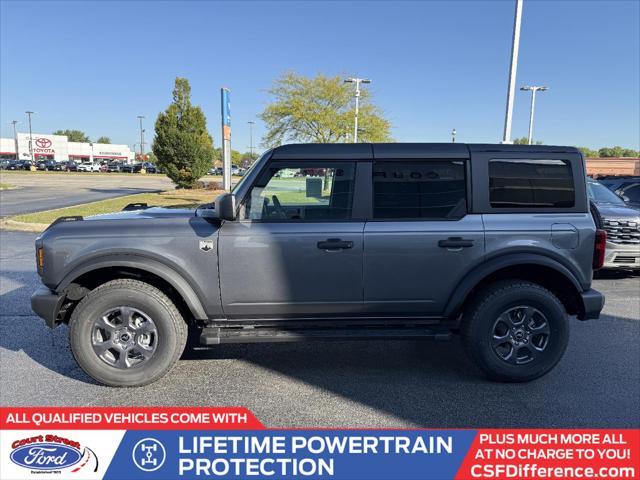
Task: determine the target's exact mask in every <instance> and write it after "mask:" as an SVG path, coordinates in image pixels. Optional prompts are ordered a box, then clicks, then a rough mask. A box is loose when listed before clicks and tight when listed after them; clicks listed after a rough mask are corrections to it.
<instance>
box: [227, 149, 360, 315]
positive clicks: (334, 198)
mask: <svg viewBox="0 0 640 480" xmlns="http://www.w3.org/2000/svg"><path fill="white" fill-rule="evenodd" d="M354 185H355V164H354V162H335V161H334V162H321V161H309V160H307V161H301V162H286V163H280V162H274V163H272V164H271V165H270V166H269V167H268V168H267V170H266V171H264V172H262V174H261V175H260V177H259V178H258V179H257V180H256V182H255V183H254V186H253V187H252V190H251V191H250V192H249V193H248V195H247V197H246V198H245V199H244V201H243V202H242V204H241V207H240V210H239V218H238V220H236V221H233V222H224V223H223V225H222V227H221V229H220V236H219V270H220V290H221V296H222V306H223V309H224V313H225V315H226V317H227V318H250V317H253V318H286V317H292V316H296V317H298V318H299V317H309V318H315V317H322V316H326V315H340V316H348V315H349V314H350V313H352V312H353V313H354V312H359V310H360V308H361V307H362V246H363V243H362V242H363V230H364V222H362V221H353V220H352V218H351V210H352V205H353V197H354Z"/></svg>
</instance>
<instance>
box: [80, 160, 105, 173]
mask: <svg viewBox="0 0 640 480" xmlns="http://www.w3.org/2000/svg"><path fill="white" fill-rule="evenodd" d="M99 171H100V164H99V163H90V162H87V163H85V162H82V163H80V164H78V172H99Z"/></svg>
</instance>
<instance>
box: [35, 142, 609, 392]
mask: <svg viewBox="0 0 640 480" xmlns="http://www.w3.org/2000/svg"><path fill="white" fill-rule="evenodd" d="M597 221H598V218H597V216H596V217H595V219H594V216H592V213H591V210H590V205H589V202H588V199H587V191H586V181H585V171H584V161H583V158H582V155H581V154H580V152H579V151H578V150H576V149H575V148H570V147H552V146H537V145H536V146H521V145H464V144H457V143H454V144H333V145H324V144H314V145H300V144H299V145H285V146H281V147H277V148H275V149H273V150H269V151H268V152H266V153H265V154H264V155H263V156H262V158H260V159H259V160H258V161H257V162H255V164H254V165H253V167H252V168H251V169H250V170H249V171H248V172H247V173H246V174H245V176H244V177H243V178H242V179H241V180H240V182H239V183H238V184H237V185H236V186H235V188H234V189H233V191H232V192H231V193H226V194H223V195H221V196H220V197H218V198H217V199H216V200H215V203H214V204H207V205H202V206H200V207H199V208H197V209H195V210H187V209H167V208H155V207H148V206H146V205H144V204H137V205H135V204H134V205H129V206H128V207H127V208H125V211H122V212H118V213H114V214H108V215H98V216H94V217H88V218H82V217H68V218H61V219H58V220H57V221H55V222H54V223H53V224H52V225H51V226H50V227H49V228H48V229H47V230H46V231H45V232H44V233H43V234H42V235H41V236H40V237H39V238H38V239H37V240H36V261H37V268H38V273H39V275H40V276H41V278H42V282H43V283H44V286H45V287H44V288H42V289H40V290H38V291H37V292H36V293H34V295H33V297H32V300H31V304H32V308H33V310H34V311H35V312H36V313H37V314H38V315H39V316H41V317H42V318H44V320H45V321H46V323H47V325H49V326H50V327H55V326H56V325H58V324H60V323H68V324H69V334H70V343H71V349H72V351H73V354H74V356H75V358H76V360H77V361H78V363H79V364H80V366H81V367H82V368H83V369H84V370H85V371H86V372H87V373H88V374H89V375H90V376H91V377H93V378H94V379H96V380H97V381H98V382H101V383H104V384H107V385H114V386H136V385H144V384H148V383H150V382H153V381H154V380H157V379H158V378H160V377H161V376H163V375H164V374H165V373H167V371H168V370H169V369H170V368H171V367H172V365H173V364H174V363H175V362H176V361H177V360H178V358H179V357H180V355H181V354H182V351H183V349H184V348H185V344H186V341H187V334H188V333H189V330H191V333H192V334H193V333H195V334H196V335H197V336H199V340H200V342H201V343H202V344H203V345H209V346H213V345H217V344H221V343H243V342H244V343H249V342H282V341H297V340H306V339H320V338H321V339H356V338H390V339H391V338H393V339H397V338H405V339H417V338H435V339H447V338H449V337H450V336H452V334H459V335H460V336H461V339H462V342H463V344H464V346H465V348H466V351H467V352H468V354H469V355H470V357H471V358H472V359H473V360H474V361H475V363H476V364H477V365H478V366H479V367H480V368H481V369H482V370H483V371H484V372H485V373H486V374H487V376H488V377H489V378H491V379H494V380H500V381H515V382H519V381H528V380H532V379H535V378H537V377H540V376H541V375H544V374H545V373H547V372H549V371H550V370H551V369H552V368H553V367H554V366H555V365H556V363H557V362H558V361H559V360H560V358H561V357H562V355H563V353H564V351H565V349H566V347H567V342H568V340H569V319H568V317H569V316H577V318H578V319H580V320H588V319H596V318H598V316H599V314H600V311H601V310H602V307H603V304H604V298H603V296H602V295H601V294H600V293H598V292H597V291H595V290H592V289H591V279H592V275H593V270H594V269H595V268H599V267H600V266H601V265H602V261H603V255H604V245H605V243H606V234H605V233H604V231H602V230H599V229H597V228H596V223H597Z"/></svg>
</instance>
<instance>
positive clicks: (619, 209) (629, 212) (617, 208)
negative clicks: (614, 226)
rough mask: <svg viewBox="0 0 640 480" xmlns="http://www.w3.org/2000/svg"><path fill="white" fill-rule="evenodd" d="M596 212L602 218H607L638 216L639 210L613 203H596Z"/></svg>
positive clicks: (639, 215) (639, 214)
mask: <svg viewBox="0 0 640 480" xmlns="http://www.w3.org/2000/svg"><path fill="white" fill-rule="evenodd" d="M596 207H597V208H598V212H599V213H600V215H601V216H602V218H604V219H608V218H639V217H640V211H638V210H636V209H634V208H630V207H625V206H623V205H613V204H611V203H596Z"/></svg>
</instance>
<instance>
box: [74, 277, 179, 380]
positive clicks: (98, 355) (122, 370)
mask: <svg viewBox="0 0 640 480" xmlns="http://www.w3.org/2000/svg"><path fill="white" fill-rule="evenodd" d="M186 339H187V325H186V323H185V322H184V320H183V318H182V316H181V315H180V312H178V310H177V308H176V307H175V305H174V304H173V302H171V300H170V299H169V298H168V297H167V296H166V295H165V294H164V293H162V292H161V291H160V290H158V289H157V288H155V287H153V286H151V285H149V284H147V283H144V282H141V281H138V280H131V279H119V280H113V281H110V282H107V283H105V284H103V285H100V286H99V287H97V288H96V289H94V290H92V291H91V292H89V293H88V294H87V296H85V297H84V298H83V299H82V301H81V302H80V303H79V304H78V305H77V307H76V308H75V309H74V311H73V314H72V316H71V320H70V321H69V341H70V344H71V350H72V352H73V355H74V357H75V358H76V361H77V362H78V364H79V365H80V367H81V368H82V369H83V370H84V371H85V372H86V373H87V374H89V375H90V376H91V377H93V378H94V379H95V380H97V381H98V382H100V383H103V384H105V385H110V386H118V387H133V386H141V385H146V384H148V383H151V382H154V381H155V380H157V379H159V378H160V377H162V376H163V375H165V374H166V373H167V371H168V370H169V369H170V368H171V367H172V366H173V365H174V364H175V363H176V361H177V360H178V358H179V357H180V355H181V354H182V351H183V350H184V346H185V343H186Z"/></svg>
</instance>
